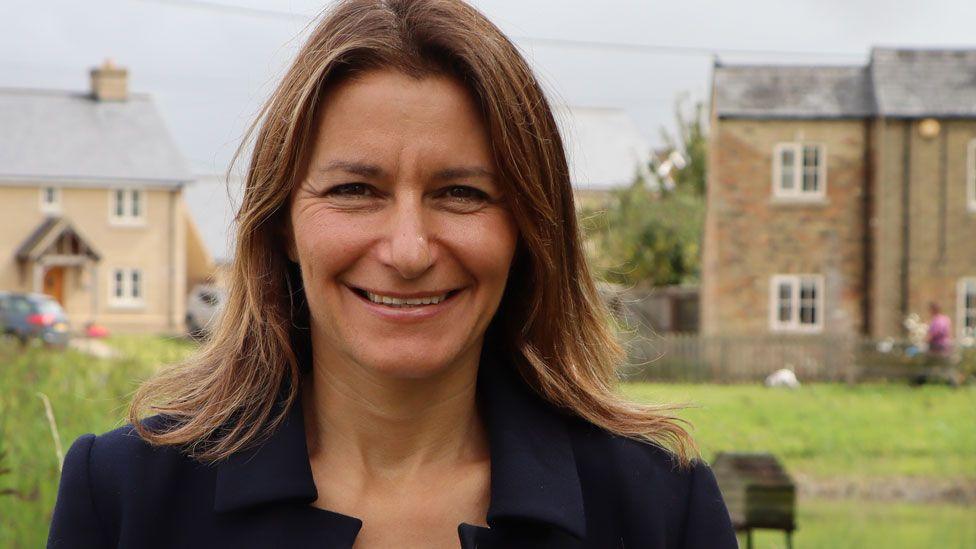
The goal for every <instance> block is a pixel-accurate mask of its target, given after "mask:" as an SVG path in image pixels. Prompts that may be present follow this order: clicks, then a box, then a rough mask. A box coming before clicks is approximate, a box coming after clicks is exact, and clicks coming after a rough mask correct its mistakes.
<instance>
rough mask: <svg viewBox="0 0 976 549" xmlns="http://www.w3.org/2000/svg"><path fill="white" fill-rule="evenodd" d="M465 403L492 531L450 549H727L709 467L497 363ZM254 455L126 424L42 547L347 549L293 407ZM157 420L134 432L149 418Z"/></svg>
mask: <svg viewBox="0 0 976 549" xmlns="http://www.w3.org/2000/svg"><path fill="white" fill-rule="evenodd" d="M477 394H478V401H479V406H480V407H481V413H482V417H483V418H484V421H485V428H486V430H487V432H488V441H489V448H490V449H489V451H490V456H491V501H490V506H489V509H488V515H487V522H488V524H489V526H490V528H485V527H480V526H474V525H470V524H460V525H458V537H459V540H460V546H461V547H462V548H475V547H477V548H480V549H489V548H493V547H497V548H501V547H504V548H506V549H508V548H517V547H532V548H546V547H549V548H567V549H570V548H594V549H597V548H598V549H608V548H622V547H626V548H628V549H630V548H671V547H673V548H702V549H725V548H732V547H738V544H737V541H736V538H735V533H734V531H733V529H732V524H731V520H730V517H729V513H728V510H727V509H726V506H725V503H724V501H723V500H722V495H721V493H720V492H719V489H718V485H717V484H716V481H715V477H714V475H713V474H712V471H711V469H710V468H709V467H708V466H707V465H706V464H704V463H703V462H696V465H695V466H694V467H693V468H691V469H690V470H688V469H686V470H681V471H679V470H678V469H676V468H675V466H674V463H673V460H672V459H671V455H670V454H668V453H666V452H665V451H664V450H661V449H660V448H657V447H655V446H653V445H651V444H648V443H643V442H639V441H635V440H632V439H628V438H624V437H620V436H616V435H613V434H611V433H609V432H607V431H605V430H602V429H600V428H598V427H595V426H594V425H592V424H590V423H588V422H585V421H583V420H581V419H578V418H574V417H571V416H569V415H566V414H563V413H561V412H559V411H558V410H557V409H556V408H555V407H553V406H551V405H549V404H548V403H547V402H545V401H544V400H542V399H541V398H539V397H538V396H536V395H535V394H534V393H533V392H532V391H531V390H529V388H528V386H527V385H526V384H525V383H524V382H522V381H521V380H520V379H519V378H518V377H517V375H516V374H515V372H514V370H513V369H512V368H511V366H510V365H508V364H507V363H505V362H500V361H487V362H486V361H484V360H483V361H482V364H481V367H480V369H479V373H478V385H477ZM294 402H295V405H293V406H292V407H291V408H290V409H289V411H288V416H287V419H286V421H285V422H284V423H283V424H282V425H281V426H280V427H279V428H278V429H276V430H275V432H274V433H273V434H272V435H271V437H270V438H268V439H267V441H266V442H264V443H263V444H261V445H259V446H256V447H254V448H252V449H250V450H246V451H243V452H240V453H238V454H234V455H232V456H230V457H229V458H228V459H226V460H224V461H221V462H219V463H217V464H215V465H205V464H202V463H200V462H197V461H195V460H192V459H190V458H188V457H186V456H185V455H184V454H183V453H181V452H179V451H178V450H177V449H176V448H173V447H157V448H153V447H151V446H150V445H149V444H147V443H146V442H145V441H143V440H142V439H141V438H140V437H139V436H138V435H137V434H136V433H135V432H134V431H133V430H132V427H131V425H127V426H125V427H121V428H119V429H116V430H114V431H111V432H109V433H106V434H103V435H100V436H97V437H96V436H95V435H91V434H88V435H83V436H81V437H79V438H78V440H76V441H75V442H74V444H72V446H71V449H70V450H69V451H68V455H67V456H65V460H64V470H63V472H62V475H61V486H60V488H59V490H58V500H57V504H56V506H55V509H54V518H53V520H52V523H51V531H50V534H49V538H48V547H116V546H118V547H138V548H147V547H206V548H208V549H209V548H213V547H235V548H243V547H317V548H348V547H352V545H353V542H354V541H355V539H356V535H357V534H358V532H359V530H360V527H361V526H362V521H361V520H359V519H357V518H354V517H351V516H347V515H342V514H339V513H334V512H331V511H327V510H323V509H319V508H316V507H313V506H311V505H310V503H312V502H314V501H315V500H316V499H317V492H316V488H315V483H314V481H313V477H312V471H311V467H310V465H309V460H308V450H307V448H306V442H305V429H304V424H303V419H302V407H301V402H300V400H299V399H296V400H295V401H294ZM157 420H158V416H155V417H154V418H150V419H148V420H146V421H157Z"/></svg>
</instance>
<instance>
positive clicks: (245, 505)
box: [214, 352, 586, 548]
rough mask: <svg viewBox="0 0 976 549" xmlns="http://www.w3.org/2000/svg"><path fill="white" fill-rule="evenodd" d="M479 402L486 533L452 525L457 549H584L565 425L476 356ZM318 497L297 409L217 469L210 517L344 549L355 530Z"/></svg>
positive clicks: (518, 383) (509, 372) (506, 369)
mask: <svg viewBox="0 0 976 549" xmlns="http://www.w3.org/2000/svg"><path fill="white" fill-rule="evenodd" d="M282 394H284V392H282ZM477 394H478V400H479V407H480V410H481V413H482V417H483V420H484V421H485V427H486V430H487V432H488V439H489V448H490V450H489V451H490V455H491V499H490V504H489V509H488V514H487V517H486V518H487V522H488V525H489V527H490V528H484V527H480V526H474V525H470V524H461V525H459V526H458V536H459V539H460V540H461V543H462V547H465V548H467V547H479V548H490V547H513V548H514V547H522V546H525V547H540V548H541V547H566V548H570V547H575V546H582V545H580V543H581V540H582V539H583V538H584V537H585V535H586V519H585V514H584V509H583V495H582V488H581V486H580V480H579V476H578V473H577V470H576V460H575V457H574V454H573V448H572V444H571V441H570V438H569V432H568V426H567V424H566V421H567V417H566V416H565V415H564V414H562V413H560V412H559V411H558V410H556V409H555V408H553V407H552V406H551V405H550V404H548V403H546V402H545V401H544V400H542V399H541V398H540V397H538V396H536V395H535V394H534V393H533V392H532V391H531V389H529V387H528V385H526V384H525V382H523V381H522V380H521V378H520V377H519V376H518V373H517V372H516V371H515V369H514V366H513V365H512V364H511V363H510V362H508V361H505V360H499V359H498V358H496V357H494V356H493V355H492V354H491V353H487V352H483V353H482V360H481V364H480V366H479V371H478V388H477ZM282 402H283V401H282ZM317 497H318V491H317V490H316V487H315V481H314V479H313V476H312V470H311V466H310V464H309V460H308V448H307V446H306V440H305V425H304V419H303V417H302V406H301V400H300V399H295V401H294V403H293V405H292V406H291V407H290V408H289V410H288V412H287V415H286V418H285V420H284V422H283V423H282V424H281V425H280V426H279V427H278V428H277V429H276V430H275V431H274V432H273V433H272V434H271V435H270V436H269V437H268V438H267V439H266V440H265V441H264V442H263V443H261V444H260V445H258V446H255V447H253V448H250V449H247V450H244V451H242V452H239V453H236V454H234V455H232V456H230V457H229V458H227V459H226V460H224V461H222V462H220V463H219V464H218V466H217V474H216V486H215V493H214V510H215V511H216V512H217V513H218V514H221V515H224V517H225V520H230V521H235V522H236V518H240V519H244V518H245V517H247V519H246V520H248V521H255V520H259V521H264V520H273V521H276V522H277V523H278V524H280V528H277V529H276V530H278V531H280V532H282V535H283V536H286V537H287V538H290V539H292V540H293V541H294V542H295V543H294V546H301V545H303V542H302V541H301V540H305V542H308V541H309V540H316V539H317V540H320V541H322V540H326V539H328V540H331V543H328V544H324V545H319V546H320V547H352V545H353V543H354V542H355V539H356V535H357V534H358V533H359V530H360V529H361V527H362V521H361V520H359V519H357V518H355V517H350V516H347V515H342V514H339V513H333V512H331V511H326V510H322V509H317V508H315V507H312V506H311V505H310V504H311V503H312V502H314V501H315V500H316V499H317ZM271 504H274V505H271ZM305 536H309V537H305ZM520 540H524V542H525V543H526V544H524V545H523V544H522V543H523V542H522V541H520ZM281 542H282V545H285V546H292V545H293V544H291V543H285V538H282V539H281Z"/></svg>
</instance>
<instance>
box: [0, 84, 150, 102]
mask: <svg viewBox="0 0 976 549" xmlns="http://www.w3.org/2000/svg"><path fill="white" fill-rule="evenodd" d="M0 94H4V95H32V96H42V95H49V96H58V97H77V98H83V99H91V97H92V95H91V92H84V91H78V90H65V89H56V88H21V87H9V88H4V87H0ZM129 99H140V100H142V99H152V94H148V93H144V92H136V93H129Z"/></svg>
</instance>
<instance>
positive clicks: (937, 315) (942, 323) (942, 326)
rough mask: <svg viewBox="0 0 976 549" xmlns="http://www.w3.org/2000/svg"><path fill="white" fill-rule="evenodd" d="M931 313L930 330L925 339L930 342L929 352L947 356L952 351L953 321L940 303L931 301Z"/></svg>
mask: <svg viewBox="0 0 976 549" xmlns="http://www.w3.org/2000/svg"><path fill="white" fill-rule="evenodd" d="M929 313H930V314H931V315H932V320H931V322H929V331H928V334H927V335H926V337H925V340H926V341H927V342H928V344H929V354H932V355H938V356H947V355H949V354H950V352H951V351H952V342H951V340H950V337H951V334H952V321H951V320H949V317H948V316H946V315H945V314H943V313H942V310H941V308H940V307H939V304H938V303H935V302H934V301H933V302H930V303H929Z"/></svg>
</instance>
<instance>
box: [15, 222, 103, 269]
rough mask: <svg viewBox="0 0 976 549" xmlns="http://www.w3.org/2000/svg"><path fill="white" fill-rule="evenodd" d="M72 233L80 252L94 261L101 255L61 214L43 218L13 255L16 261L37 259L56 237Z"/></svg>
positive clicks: (51, 244)
mask: <svg viewBox="0 0 976 549" xmlns="http://www.w3.org/2000/svg"><path fill="white" fill-rule="evenodd" d="M72 235H73V236H74V237H75V238H76V239H77V240H78V243H79V244H80V248H81V249H80V252H81V253H82V254H84V255H87V256H88V257H90V258H91V259H93V260H95V261H98V260H99V259H101V255H100V254H99V253H98V252H96V251H95V249H94V248H93V247H92V245H91V241H90V240H88V239H87V238H85V237H84V236H82V235H81V233H79V232H78V229H76V228H75V227H74V225H72V224H71V222H70V221H68V220H67V219H66V218H64V217H61V216H49V217H47V218H45V219H44V221H42V222H41V224H40V225H38V226H37V227H35V228H34V231H33V232H31V234H30V235H29V236H28V237H27V239H26V240H24V242H23V243H21V245H20V246H19V247H18V248H17V251H16V252H15V253H14V256H15V257H16V258H17V260H18V261H37V260H38V258H40V257H41V256H42V255H44V254H45V253H46V252H47V251H48V249H49V248H51V247H52V246H53V244H54V243H55V242H56V241H57V239H59V238H62V237H64V236H72Z"/></svg>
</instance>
